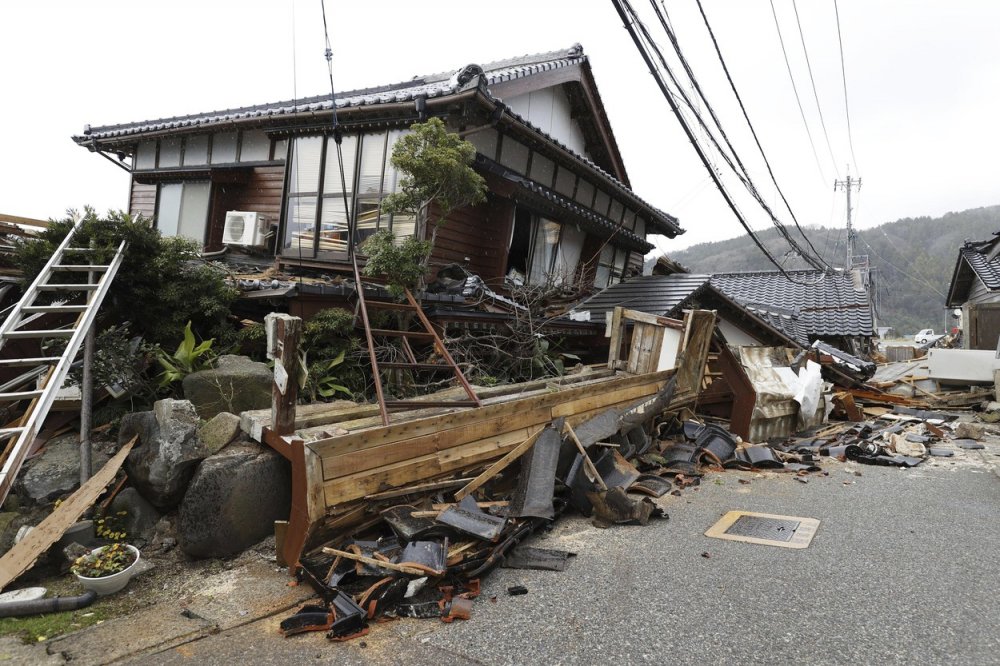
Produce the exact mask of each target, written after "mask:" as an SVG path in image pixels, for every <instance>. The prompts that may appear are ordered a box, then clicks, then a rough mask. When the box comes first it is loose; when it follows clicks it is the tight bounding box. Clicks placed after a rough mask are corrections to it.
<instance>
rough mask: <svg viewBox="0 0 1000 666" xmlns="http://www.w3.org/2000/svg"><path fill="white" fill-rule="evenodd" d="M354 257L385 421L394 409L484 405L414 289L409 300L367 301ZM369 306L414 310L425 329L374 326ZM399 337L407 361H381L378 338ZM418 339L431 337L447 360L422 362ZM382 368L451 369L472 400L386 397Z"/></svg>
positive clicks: (361, 303) (379, 308)
mask: <svg viewBox="0 0 1000 666" xmlns="http://www.w3.org/2000/svg"><path fill="white" fill-rule="evenodd" d="M351 260H352V263H353V266H354V285H355V291H356V292H357V294H358V309H359V310H360V311H361V321H362V322H363V323H364V326H365V339H366V341H367V342H368V358H369V360H370V361H371V365H372V374H374V376H375V394H376V395H377V396H378V408H379V412H380V413H381V414H382V425H389V410H390V409H422V408H426V407H480V406H482V403H480V402H479V397H478V396H477V395H476V392H475V391H474V390H473V388H472V386H471V385H470V384H469V381H468V380H467V379H466V378H465V375H463V374H462V370H461V369H460V368H459V367H458V365H457V364H456V363H455V360H454V359H453V358H452V357H451V354H449V353H448V350H447V349H446V348H445V346H444V342H443V341H442V340H441V338H440V337H439V336H438V334H437V331H435V330H434V327H433V326H432V325H431V322H430V320H429V319H427V315H425V314H424V311H423V309H422V308H421V307H420V305H419V304H418V303H417V301H416V299H415V298H413V294H411V293H410V290H409V289H407V290H406V300H407V302H406V303H399V302H396V301H367V300H366V299H365V290H364V287H363V286H362V285H361V272H360V271H359V270H358V260H357V256H356V255H355V254H354V253H352V254H351ZM369 306H370V307H371V308H372V309H374V310H393V311H396V312H401V311H402V312H411V313H413V314H415V315H416V316H417V319H418V320H419V321H420V324H421V326H423V329H424V330H423V331H396V330H389V329H373V328H372V327H371V323H370V322H369V320H368V308H369ZM376 337H384V338H391V337H395V338H399V340H400V346H401V347H402V349H403V354H404V355H405V356H406V359H407V360H406V362H387V361H383V362H381V363H379V361H378V359H377V358H376V354H375V338H376ZM411 338H412V339H414V340H424V341H431V342H433V343H434V349H435V350H437V353H438V354H439V355H440V356H441V358H442V359H443V360H444V363H418V362H417V359H416V356H415V355H414V354H413V348H412V347H411V346H410V339H411ZM380 368H387V369H404V370H413V371H422V372H438V371H441V370H447V371H450V372H452V373H453V374H454V375H455V379H457V380H458V382H459V384H461V385H462V388H464V389H465V393H466V394H467V395H468V396H469V399H468V400H436V401H432V400H386V399H385V392H384V390H383V388H382V374H381V372H380Z"/></svg>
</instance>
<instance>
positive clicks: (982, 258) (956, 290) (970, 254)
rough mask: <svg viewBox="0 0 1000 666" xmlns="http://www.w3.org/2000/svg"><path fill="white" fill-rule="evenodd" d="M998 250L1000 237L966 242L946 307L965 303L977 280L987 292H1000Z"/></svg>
mask: <svg viewBox="0 0 1000 666" xmlns="http://www.w3.org/2000/svg"><path fill="white" fill-rule="evenodd" d="M997 234H1000V232H997ZM998 250H1000V236H998V237H996V238H993V239H990V240H988V241H966V242H965V245H963V246H962V247H961V248H959V250H958V260H957V261H956V262H955V270H954V271H953V272H952V276H951V283H950V284H949V286H948V298H947V300H946V302H945V305H947V306H948V307H957V306H960V305H962V304H963V303H965V301H966V299H968V297H969V291H970V290H971V289H972V286H973V285H974V284H975V281H976V279H977V278H978V279H979V281H980V282H982V283H983V286H984V287H985V288H986V289H987V291H1000V255H998V252H997V251H998Z"/></svg>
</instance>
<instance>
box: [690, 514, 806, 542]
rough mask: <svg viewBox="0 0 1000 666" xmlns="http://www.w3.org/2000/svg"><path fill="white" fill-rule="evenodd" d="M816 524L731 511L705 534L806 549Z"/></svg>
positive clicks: (795, 519)
mask: <svg viewBox="0 0 1000 666" xmlns="http://www.w3.org/2000/svg"><path fill="white" fill-rule="evenodd" d="M817 527H819V521H818V520H816V519H815V518H800V517H798V516H775V515H772V514H769V513H752V512H750V511H730V512H729V513H727V514H726V515H725V516H723V517H722V519H721V520H719V522H717V523H716V524H715V525H713V526H712V527H711V528H709V530H708V531H707V532H705V536H709V537H713V538H716V539H729V540H730V541H745V542H747V543H756V544H762V545H765V546H781V547H783V548H805V547H806V546H808V545H809V542H810V541H812V538H813V536H814V535H815V534H816V528H817Z"/></svg>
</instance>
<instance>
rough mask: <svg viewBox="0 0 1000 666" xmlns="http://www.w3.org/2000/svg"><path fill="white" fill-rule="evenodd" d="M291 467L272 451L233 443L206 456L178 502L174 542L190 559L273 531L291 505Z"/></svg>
mask: <svg viewBox="0 0 1000 666" xmlns="http://www.w3.org/2000/svg"><path fill="white" fill-rule="evenodd" d="M291 486H292V477H291V469H290V467H289V465H288V462H287V461H286V460H285V459H284V458H282V457H281V456H280V455H278V454H277V453H276V452H274V451H272V450H270V449H267V448H264V447H261V446H259V445H257V444H254V443H246V444H236V445H231V446H228V447H226V448H225V449H223V450H222V451H221V452H220V453H217V454H216V455H214V456H211V457H210V458H206V459H205V461H204V462H202V464H201V465H200V466H199V467H198V471H197V473H196V474H195V476H194V478H193V479H192V480H191V485H190V486H189V487H188V491H187V494H185V495H184V501H183V502H181V507H180V512H179V516H178V525H177V541H178V544H179V545H180V547H181V549H182V550H183V551H184V552H185V553H187V554H188V555H190V556H192V557H226V556H229V555H233V554H235V553H238V552H240V551H242V550H244V549H245V548H247V547H249V546H252V545H253V544H255V543H257V542H258V541H260V540H261V539H263V538H265V537H267V536H268V535H270V534H272V533H273V532H274V521H275V520H287V519H288V513H289V509H290V506H291Z"/></svg>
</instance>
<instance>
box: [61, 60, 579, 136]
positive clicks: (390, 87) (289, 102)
mask: <svg viewBox="0 0 1000 666" xmlns="http://www.w3.org/2000/svg"><path fill="white" fill-rule="evenodd" d="M586 59H587V56H586V55H585V54H584V52H583V47H582V46H581V45H580V44H579V43H576V44H573V45H572V46H570V47H569V48H567V49H560V50H556V51H546V52H543V53H535V54H527V55H522V56H516V57H512V58H505V59H503V60H496V61H493V62H489V63H486V64H484V65H477V64H476V63H466V64H465V65H462V66H461V67H459V68H457V69H452V70H447V71H442V72H436V73H434V74H424V75H417V76H414V77H413V78H412V79H409V80H404V81H397V82H394V83H387V84H382V85H376V86H369V87H366V88H357V89H354V90H345V91H340V92H337V93H336V100H337V107H338V108H340V107H341V106H349V104H347V101H348V100H349V99H351V98H354V97H363V96H367V95H379V94H385V93H390V92H394V91H398V90H406V89H410V88H419V87H421V86H429V85H431V84H440V83H446V82H448V81H450V79H451V77H453V76H454V75H455V74H456V73H457V72H461V71H462V70H463V69H465V68H466V67H469V66H470V65H477V66H478V67H481V68H482V69H483V73H484V74H485V75H486V76H487V77H488V78H490V79H494V78H497V79H499V78H500V77H499V76H497V75H501V74H503V72H504V71H505V70H508V69H511V68H515V67H527V66H531V65H540V64H542V63H553V66H560V67H563V66H567V65H570V64H575V63H577V62H582V61H584V60H586ZM559 61H565V62H564V63H560V62H559ZM532 73H533V72H532ZM491 74H493V75H494V76H491ZM512 78H516V77H512ZM491 82H496V81H493V80H491ZM434 96H437V95H434ZM342 101H343V102H344V103H343V104H341V102H342ZM312 104H321V105H322V106H321V108H320V109H315V110H326V109H328V108H330V95H329V94H320V95H309V96H305V97H295V98H293V99H285V100H279V101H274V102H262V103H257V104H250V105H246V106H237V107H230V108H225V109H216V110H212V111H199V112H195V113H186V114H179V115H175V116H168V117H164V118H151V119H147V120H137V121H130V122H123V123H115V124H111V125H100V126H96V127H90V126H89V125H88V126H87V127H86V128H85V129H84V133H83V134H82V135H75V136H74V137H73V139H74V140H76V141H77V142H78V143H79V142H80V141H83V140H86V139H87V138H89V137H90V135H92V134H100V133H106V132H111V131H115V130H121V129H125V128H133V127H135V126H137V125H157V124H166V123H178V122H181V121H185V120H191V121H195V120H210V119H211V118H212V117H213V116H229V115H234V114H249V113H253V112H257V111H262V110H264V109H268V108H278V109H284V108H286V107H300V106H305V105H312ZM293 112H294V110H293Z"/></svg>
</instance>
